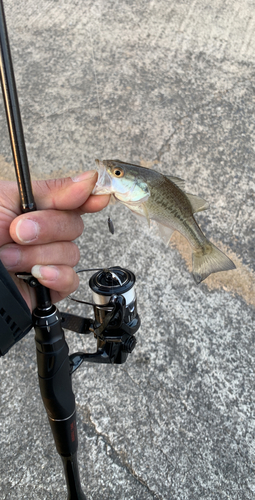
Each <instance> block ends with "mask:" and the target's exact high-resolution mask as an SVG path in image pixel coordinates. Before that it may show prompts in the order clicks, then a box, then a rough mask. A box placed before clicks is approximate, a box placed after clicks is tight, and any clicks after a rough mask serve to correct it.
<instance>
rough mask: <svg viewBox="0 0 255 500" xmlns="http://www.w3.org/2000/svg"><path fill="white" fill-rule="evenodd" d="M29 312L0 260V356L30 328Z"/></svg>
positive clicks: (30, 318) (30, 317)
mask: <svg viewBox="0 0 255 500" xmlns="http://www.w3.org/2000/svg"><path fill="white" fill-rule="evenodd" d="M32 326H33V325H32V315H31V312H30V310H29V308H28V306H27V304H26V302H25V300H24V299H23V297H22V295H21V294H20V292H19V290H18V288H17V287H16V285H15V283H14V281H13V280H12V279H11V277H10V275H9V273H8V272H7V270H6V269H5V267H4V265H3V264H2V262H1V260H0V356H4V355H5V354H6V353H7V352H8V351H9V349H10V348H11V347H12V346H13V345H14V344H16V343H17V342H19V341H20V340H21V339H22V338H23V337H24V336H25V335H26V334H27V333H28V332H29V331H30V330H31V328H32Z"/></svg>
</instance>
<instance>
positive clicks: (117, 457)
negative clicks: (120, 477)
mask: <svg viewBox="0 0 255 500" xmlns="http://www.w3.org/2000/svg"><path fill="white" fill-rule="evenodd" d="M77 406H79V405H77ZM80 410H81V411H82V412H83V415H84V413H85V412H84V408H83V407H80ZM84 417H85V420H86V422H87V424H89V426H90V428H91V429H93V430H94V433H95V436H96V437H97V439H99V438H101V439H102V440H103V441H104V443H105V444H106V445H107V446H109V447H110V449H111V450H112V456H111V458H112V461H113V462H114V463H115V464H117V465H119V467H120V468H122V469H125V470H126V472H127V473H128V474H131V475H132V477H133V478H134V479H135V480H136V481H137V482H138V483H139V484H141V485H142V486H144V487H145V488H146V489H147V491H148V492H149V493H150V495H152V497H153V498H154V499H155V500H163V497H162V496H161V495H159V494H158V493H155V492H154V491H152V490H151V489H150V487H149V485H148V484H147V483H146V481H145V480H144V479H142V478H141V477H140V476H139V475H138V474H137V473H136V472H135V470H134V469H133V467H132V466H131V465H130V464H129V463H127V462H126V460H125V458H124V452H122V453H119V452H118V451H117V450H116V449H115V448H114V446H113V444H112V443H111V441H110V439H109V437H108V436H107V435H106V434H104V433H102V432H99V431H98V429H97V426H96V424H95V422H94V421H93V419H92V416H91V412H90V409H89V408H88V407H86V414H85V415H84Z"/></svg>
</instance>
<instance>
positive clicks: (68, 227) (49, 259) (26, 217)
mask: <svg viewBox="0 0 255 500" xmlns="http://www.w3.org/2000/svg"><path fill="white" fill-rule="evenodd" d="M96 180H97V173H96V171H94V170H93V171H87V172H84V173H83V174H81V175H79V176H78V177H77V178H74V179H71V178H70V177H68V178H64V179H56V180H47V181H34V182H33V183H32V186H33V193H34V198H35V203H36V206H37V211H35V212H29V213H26V214H22V215H20V214H21V210H20V198H19V193H18V187H17V184H16V183H15V182H9V181H0V259H1V261H2V263H3V264H4V266H5V267H6V268H7V269H8V271H9V273H10V275H11V277H12V279H13V280H14V282H15V283H16V285H17V287H18V288H19V291H20V292H21V294H22V296H23V297H24V299H25V300H26V302H27V304H28V306H29V307H30V309H31V310H32V309H33V307H34V306H35V297H34V291H33V289H31V288H30V287H28V286H27V285H26V284H25V283H24V282H23V281H22V280H20V279H18V278H16V276H15V273H16V272H20V271H26V272H31V270H32V274H33V276H35V277H36V278H37V279H38V281H40V283H42V285H44V286H46V287H48V288H50V289H51V299H52V302H57V301H59V300H61V299H63V298H64V297H66V296H67V295H69V294H70V293H71V292H73V291H74V290H76V288H77V287H78V284H79V278H78V276H77V274H76V273H75V271H74V269H73V266H75V265H76V264H77V263H78V262H79V258H80V252H79V249H78V247H77V245H76V244H75V243H73V240H75V239H76V238H78V236H80V235H81V233H82V231H83V229H84V224H83V221H82V218H81V215H82V214H84V213H89V212H98V211H100V210H102V209H103V208H104V207H106V206H107V204H108V202H109V196H108V195H102V196H93V195H92V196H90V195H91V192H92V190H93V188H94V186H95V183H96Z"/></svg>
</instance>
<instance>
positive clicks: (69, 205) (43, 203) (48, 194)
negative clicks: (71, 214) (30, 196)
mask: <svg viewBox="0 0 255 500" xmlns="http://www.w3.org/2000/svg"><path fill="white" fill-rule="evenodd" d="M96 181H97V171H96V170H87V171H86V172H83V173H82V174H80V175H79V176H77V177H76V178H71V177H66V178H63V179H52V180H46V181H45V180H44V181H34V182H33V183H32V185H33V193H34V198H35V202H36V206H37V209H38V210H45V209H56V210H74V209H76V208H78V207H80V206H81V205H83V204H84V203H85V202H86V200H87V199H88V198H89V196H90V194H91V192H92V191H93V188H94V186H95V184H96Z"/></svg>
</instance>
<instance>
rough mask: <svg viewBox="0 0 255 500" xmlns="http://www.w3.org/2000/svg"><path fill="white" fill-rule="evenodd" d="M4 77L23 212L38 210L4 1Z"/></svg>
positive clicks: (0, 71) (0, 61)
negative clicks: (33, 190)
mask: <svg viewBox="0 0 255 500" xmlns="http://www.w3.org/2000/svg"><path fill="white" fill-rule="evenodd" d="M0 77H1V86H2V92H3V98H4V104H5V111H6V116H7V123H8V128H9V134H10V140H11V147H12V154H13V160H14V165H15V170H16V176H17V182H18V188H19V192H20V200H21V210H22V212H30V211H32V210H36V205H35V202H34V197H33V192H32V184H31V178H30V172H29V166H28V159H27V151H26V145H25V139H24V133H23V127H22V122H21V115H20V109H19V102H18V95H17V88H16V83H15V77H14V71H13V66H12V59H11V51H10V45H9V39H8V33H7V27H6V20H5V14H4V7H3V2H2V0H0Z"/></svg>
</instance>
